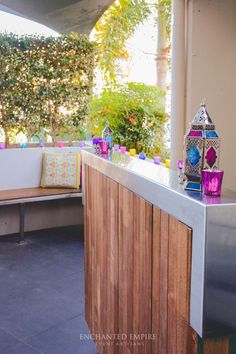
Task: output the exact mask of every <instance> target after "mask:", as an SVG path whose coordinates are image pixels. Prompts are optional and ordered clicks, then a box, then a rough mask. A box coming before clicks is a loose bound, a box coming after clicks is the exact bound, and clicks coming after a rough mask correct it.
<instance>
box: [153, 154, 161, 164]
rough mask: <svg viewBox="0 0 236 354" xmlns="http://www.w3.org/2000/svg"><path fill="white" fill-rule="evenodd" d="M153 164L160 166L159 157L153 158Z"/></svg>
mask: <svg viewBox="0 0 236 354" xmlns="http://www.w3.org/2000/svg"><path fill="white" fill-rule="evenodd" d="M153 162H154V164H155V165H160V164H161V158H160V156H154V158H153Z"/></svg>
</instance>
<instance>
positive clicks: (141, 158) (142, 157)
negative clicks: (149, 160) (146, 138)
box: [138, 152, 146, 160]
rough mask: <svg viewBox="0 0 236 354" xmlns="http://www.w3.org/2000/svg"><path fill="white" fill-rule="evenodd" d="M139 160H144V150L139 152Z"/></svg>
mask: <svg viewBox="0 0 236 354" xmlns="http://www.w3.org/2000/svg"><path fill="white" fill-rule="evenodd" d="M138 158H139V159H140V160H145V159H146V154H145V153H144V152H140V154H139V157H138Z"/></svg>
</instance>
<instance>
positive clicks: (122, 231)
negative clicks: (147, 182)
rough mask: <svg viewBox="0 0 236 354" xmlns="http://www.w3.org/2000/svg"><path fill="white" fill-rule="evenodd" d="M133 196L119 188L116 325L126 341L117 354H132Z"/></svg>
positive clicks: (118, 346) (122, 342) (119, 347)
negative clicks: (125, 337)
mask: <svg viewBox="0 0 236 354" xmlns="http://www.w3.org/2000/svg"><path fill="white" fill-rule="evenodd" d="M133 217H134V194H133V193H132V192H130V191H129V190H128V189H126V188H123V187H122V186H119V302H118V323H119V330H118V333H119V334H120V335H123V334H125V336H127V339H126V340H123V341H122V340H121V341H119V342H118V343H117V344H118V345H117V353H118V354H131V353H132V352H133V347H132V342H131V341H130V336H132V334H133V297H132V294H133V268H134V250H133V246H134V222H133Z"/></svg>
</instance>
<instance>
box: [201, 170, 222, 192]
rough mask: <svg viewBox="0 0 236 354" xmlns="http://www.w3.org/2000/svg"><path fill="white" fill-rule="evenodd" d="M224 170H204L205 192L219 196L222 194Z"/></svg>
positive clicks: (203, 184)
mask: <svg viewBox="0 0 236 354" xmlns="http://www.w3.org/2000/svg"><path fill="white" fill-rule="evenodd" d="M223 176H224V171H221V170H203V171H202V187H203V193H204V194H206V195H211V196H215V197H218V196H219V195H220V194H221V187H222V181H223Z"/></svg>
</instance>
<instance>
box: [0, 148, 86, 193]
mask: <svg viewBox="0 0 236 354" xmlns="http://www.w3.org/2000/svg"><path fill="white" fill-rule="evenodd" d="M77 151H80V148H79V147H63V148H58V147H55V148H53V147H48V148H38V147H37V148H26V149H4V150H0V190H6V189H19V188H34V187H39V186H40V180H41V170H42V155H43V152H49V153H65V152H77Z"/></svg>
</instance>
